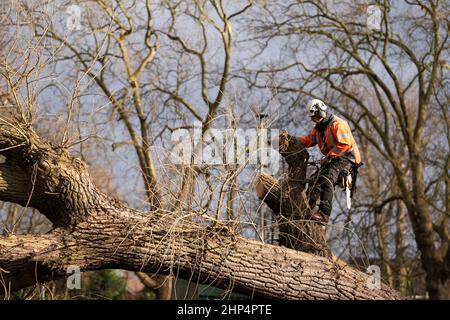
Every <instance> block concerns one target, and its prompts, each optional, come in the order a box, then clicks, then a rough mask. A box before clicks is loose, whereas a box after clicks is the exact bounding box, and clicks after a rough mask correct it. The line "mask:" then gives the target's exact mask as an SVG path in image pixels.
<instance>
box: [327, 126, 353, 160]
mask: <svg viewBox="0 0 450 320" xmlns="http://www.w3.org/2000/svg"><path fill="white" fill-rule="evenodd" d="M330 129H331V130H330V132H329V134H330V133H331V134H332V137H331V139H330V140H331V141H333V142H334V146H333V148H331V150H330V151H329V152H328V154H327V157H329V158H334V157H339V156H341V155H342V154H344V153H346V152H347V151H349V150H350V149H351V147H352V146H353V145H354V144H355V139H354V138H353V135H352V132H351V130H350V127H349V126H348V124H347V123H346V122H340V121H339V122H336V123H335V124H333V126H332V127H331V128H330Z"/></svg>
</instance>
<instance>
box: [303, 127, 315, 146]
mask: <svg viewBox="0 0 450 320" xmlns="http://www.w3.org/2000/svg"><path fill="white" fill-rule="evenodd" d="M298 140H299V141H300V143H301V144H302V145H303V146H304V147H305V148H310V147H314V146H315V145H316V144H317V140H316V130H315V128H313V129H312V130H311V132H310V133H309V134H308V135H306V136H300V137H298Z"/></svg>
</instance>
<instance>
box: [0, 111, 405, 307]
mask: <svg viewBox="0 0 450 320" xmlns="http://www.w3.org/2000/svg"><path fill="white" fill-rule="evenodd" d="M0 154H1V155H3V156H4V157H6V161H5V163H2V164H0V200H4V201H11V202H16V203H20V204H22V205H26V204H28V205H29V206H31V207H35V208H37V209H39V210H40V212H41V213H42V214H44V215H45V216H46V217H47V218H48V219H50V221H51V222H53V224H54V227H55V229H54V230H52V231H51V232H50V233H49V234H45V235H40V236H33V235H23V236H8V237H0V283H1V284H2V286H0V288H3V289H4V294H5V295H8V294H9V292H10V291H12V290H17V289H20V288H24V287H27V286H30V285H34V284H36V283H37V282H44V281H48V280H52V279H57V278H63V277H65V276H67V274H66V271H67V268H68V266H70V265H77V266H79V267H80V268H81V270H96V269H103V268H121V269H126V270H132V271H138V272H152V273H158V274H169V273H173V274H177V275H179V276H182V277H185V278H189V279H194V280H195V279H196V280H199V281H201V282H203V283H207V284H210V285H215V286H218V287H224V288H233V290H237V291H239V292H242V293H247V294H249V295H251V296H258V297H268V298H285V299H393V298H397V297H398V296H397V294H396V293H395V292H394V291H392V290H391V289H390V288H389V287H387V286H384V285H383V286H382V287H381V288H380V289H376V290H372V289H370V288H369V287H368V286H367V281H368V275H366V274H364V273H361V272H359V271H357V270H355V269H352V268H351V267H349V266H347V265H345V264H344V263H342V262H339V261H334V260H333V259H330V258H324V257H319V256H316V255H312V254H309V253H304V252H299V251H295V250H291V249H288V248H283V247H278V246H272V245H267V244H263V243H260V242H256V241H252V240H248V239H245V238H243V237H240V236H238V235H236V234H233V233H232V232H231V231H229V230H228V229H227V228H226V227H223V228H222V227H217V226H216V227H214V228H208V227H204V226H200V225H199V224H194V223H192V220H193V219H192V215H193V213H190V212H185V213H183V212H182V213H181V214H177V215H173V214H171V213H165V212H163V211H162V210H156V211H154V212H152V213H150V214H142V213H141V212H138V211H136V210H133V209H131V208H129V207H127V206H126V205H124V204H123V203H121V202H119V201H117V200H114V199H113V198H111V197H109V196H108V195H106V194H104V193H102V192H101V191H100V190H98V188H97V187H96V186H95V184H94V183H93V182H92V180H91V178H90V176H89V173H88V171H87V168H86V166H85V165H84V164H83V163H82V162H81V161H79V160H76V159H73V158H71V157H70V156H69V155H68V154H67V153H66V152H65V151H64V150H58V149H55V148H54V147H52V146H50V145H49V144H46V143H44V142H42V141H41V140H40V139H39V137H38V136H37V135H35V134H34V133H33V131H32V129H31V128H29V127H20V126H18V125H13V124H10V123H9V122H6V121H5V120H1V118H0Z"/></svg>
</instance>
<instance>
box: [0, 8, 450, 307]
mask: <svg viewBox="0 0 450 320" xmlns="http://www.w3.org/2000/svg"><path fill="white" fill-rule="evenodd" d="M448 13H449V3H448V1H440V0H434V1H409V0H408V1H375V2H374V3H373V4H370V5H368V4H367V3H366V2H365V1H359V0H351V1H346V0H345V1H344V0H343V1H302V0H286V1H265V0H261V1H260V0H242V1H222V0H188V1H179V0H159V1H150V0H145V1H139V0H73V1H68V0H67V1H66V0H49V1H45V2H42V1H37V0H36V1H34V0H33V1H25V0H17V1H4V2H2V3H1V4H0V284H1V285H0V295H1V296H2V297H6V298H15V297H20V298H30V297H31V298H36V297H37V295H36V292H40V294H41V295H43V297H44V298H45V296H46V294H47V295H50V296H51V297H53V296H54V293H55V296H57V297H63V298H69V297H70V296H71V294H70V293H69V292H68V290H67V288H66V287H65V283H64V284H62V281H64V279H65V278H67V277H68V275H69V274H68V270H70V269H71V268H72V267H77V268H80V270H81V271H82V272H83V277H85V275H86V277H85V278H89V277H90V276H89V274H90V273H89V272H92V278H93V279H95V277H96V275H95V272H97V271H98V272H102V271H99V270H104V269H111V270H114V272H122V271H119V270H123V272H127V274H130V275H131V276H132V277H133V279H135V280H136V281H138V282H139V284H140V285H142V286H143V287H145V288H146V289H145V290H148V292H150V293H151V297H153V298H155V299H172V298H175V299H176V298H179V297H180V296H177V290H178V291H179V292H182V293H181V295H184V298H186V297H187V296H188V293H189V291H190V288H189V286H190V284H191V283H194V284H196V286H197V285H198V284H204V285H205V286H207V287H214V288H221V289H223V290H224V293H223V295H222V297H226V294H227V293H228V294H229V293H232V292H238V293H241V294H245V295H246V296H247V297H249V298H253V297H265V298H275V299H399V298H411V297H412V298H416V297H420V298H431V299H448V298H450V269H449V268H450V267H449V266H450V231H449V230H450V219H449V212H450V177H449V171H448V168H449V164H450V163H449V161H450V150H449V148H450V120H449V115H448V101H449V92H450V90H449V89H450V88H449V73H448V71H449V63H448V59H449V41H448V37H449V20H448ZM313 98H315V99H320V100H323V101H324V102H325V104H326V105H327V106H328V111H329V112H330V113H334V114H336V115H337V116H339V117H340V118H343V119H345V120H346V121H347V122H348V124H349V127H350V128H349V130H351V132H352V134H353V135H354V137H355V140H356V141H357V145H358V147H359V149H360V150H361V155H362V162H363V163H364V165H363V166H362V167H361V169H360V171H359V172H360V174H359V178H358V181H357V185H356V186H357V189H356V193H355V195H354V197H353V199H352V202H353V203H352V208H351V209H349V208H348V207H347V206H346V205H345V204H344V201H343V199H344V197H343V196H342V194H343V192H341V190H339V188H338V187H336V188H335V190H334V194H335V197H334V203H335V206H333V211H332V212H331V216H330V221H329V222H328V223H322V222H317V221H314V220H313V219H311V208H310V207H309V205H308V198H307V192H306V191H307V190H308V188H309V187H311V180H310V179H309V178H310V177H311V176H313V175H312V173H313V172H312V170H313V168H312V167H313V166H317V167H318V166H319V165H318V163H320V161H315V160H316V156H317V154H318V153H317V150H312V149H308V150H306V149H305V147H304V146H303V145H301V143H300V142H299V139H298V137H299V136H301V135H303V134H306V133H307V132H309V130H311V128H312V127H313V125H314V124H313V123H312V122H311V121H308V120H309V119H308V118H309V117H308V111H307V110H306V107H305V106H306V102H307V101H308V100H310V99H313ZM330 109H331V110H330ZM347 127H348V126H347ZM349 133H350V131H349ZM349 135H350V134H349ZM352 141H353V139H352ZM353 142H354V141H353ZM353 142H352V143H353ZM312 198H313V197H312ZM374 268H375V270H376V271H375V273H374V274H372V271H373V270H374ZM120 277H122V275H121V276H120ZM58 281H59V282H58ZM181 281H186V282H187V283H188V284H187V285H185V284H182V283H181ZM373 281H375V282H376V283H375V285H374V283H373ZM49 283H51V284H52V285H53V287H52V289H50V288H49V287H48V285H47V284H49ZM58 286H59V287H63V290H61V288H57V287H58ZM180 286H181V287H182V290H179V289H180V288H181V287H180ZM22 289H26V290H22ZM62 291H64V293H61V292H62ZM193 291H195V292H194V293H193V295H192V297H197V298H198V297H199V291H200V290H199V289H197V288H196V289H193ZM189 294H190V293H189ZM114 296H120V295H114Z"/></svg>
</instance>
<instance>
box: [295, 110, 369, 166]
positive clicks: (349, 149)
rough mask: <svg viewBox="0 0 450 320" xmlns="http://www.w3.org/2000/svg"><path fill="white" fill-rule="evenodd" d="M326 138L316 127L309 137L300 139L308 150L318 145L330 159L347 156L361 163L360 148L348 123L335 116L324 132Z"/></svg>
mask: <svg viewBox="0 0 450 320" xmlns="http://www.w3.org/2000/svg"><path fill="white" fill-rule="evenodd" d="M324 136H325V137H323V136H322V135H321V133H320V132H319V130H317V128H315V127H314V128H313V129H312V130H311V132H310V133H309V135H306V136H301V137H299V138H298V139H299V140H300V143H301V144H302V145H303V146H305V147H306V148H309V147H313V146H315V145H316V144H318V145H319V148H320V151H321V152H322V153H323V154H324V155H325V156H326V157H327V158H329V159H331V158H335V157H341V156H345V157H347V158H349V159H350V160H351V161H353V162H354V163H356V164H358V163H360V162H361V155H360V153H359V149H358V146H357V144H356V141H355V139H354V138H353V135H352V132H351V130H350V127H349V125H348V123H347V121H345V120H343V119H341V118H339V117H338V116H335V115H333V116H332V118H331V120H330V123H329V124H328V125H327V127H326V128H325V130H324Z"/></svg>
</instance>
